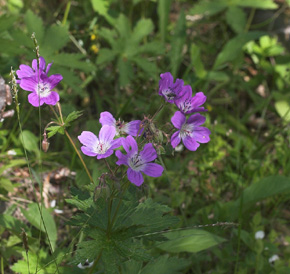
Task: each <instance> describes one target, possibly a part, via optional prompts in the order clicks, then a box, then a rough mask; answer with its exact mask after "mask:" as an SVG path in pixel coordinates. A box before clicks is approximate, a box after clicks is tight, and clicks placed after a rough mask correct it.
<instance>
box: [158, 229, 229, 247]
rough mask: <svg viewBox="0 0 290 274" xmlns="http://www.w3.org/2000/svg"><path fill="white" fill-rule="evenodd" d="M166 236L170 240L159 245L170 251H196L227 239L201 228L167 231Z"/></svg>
mask: <svg viewBox="0 0 290 274" xmlns="http://www.w3.org/2000/svg"><path fill="white" fill-rule="evenodd" d="M165 236H166V237H167V238H168V239H169V240H168V241H166V242H163V243H161V244H159V245H157V247H158V248H160V249H162V250H164V251H166V252H170V253H179V252H191V253H196V252H200V251H202V250H205V249H208V248H210V247H212V246H215V245H218V244H220V243H223V242H224V241H225V239H223V238H221V237H219V236H216V235H214V234H212V233H209V232H207V231H205V230H201V229H188V230H181V231H173V232H168V233H166V234H165Z"/></svg>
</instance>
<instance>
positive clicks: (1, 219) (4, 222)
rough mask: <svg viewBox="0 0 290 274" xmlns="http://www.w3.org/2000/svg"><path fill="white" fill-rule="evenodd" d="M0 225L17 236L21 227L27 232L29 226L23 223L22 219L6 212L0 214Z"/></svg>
mask: <svg viewBox="0 0 290 274" xmlns="http://www.w3.org/2000/svg"><path fill="white" fill-rule="evenodd" d="M0 226H1V227H4V228H6V229H8V230H9V231H12V232H13V233H16V234H17V235H18V236H19V237H20V234H21V232H22V228H23V229H24V231H26V232H27V233H29V228H28V227H27V226H26V224H24V223H23V221H20V220H18V219H16V218H14V217H12V216H10V215H8V214H0Z"/></svg>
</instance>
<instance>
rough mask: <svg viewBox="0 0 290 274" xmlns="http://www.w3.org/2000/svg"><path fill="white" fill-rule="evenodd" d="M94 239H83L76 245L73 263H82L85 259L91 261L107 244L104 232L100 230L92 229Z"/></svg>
mask: <svg viewBox="0 0 290 274" xmlns="http://www.w3.org/2000/svg"><path fill="white" fill-rule="evenodd" d="M94 232H95V233H94V239H93V240H90V241H83V242H81V243H79V244H78V245H77V247H78V248H77V250H76V254H75V256H74V258H73V263H75V264H79V263H82V264H84V263H85V262H86V260H88V261H89V262H93V261H94V260H95V259H96V258H97V257H98V256H99V254H100V252H101V251H102V250H103V249H104V248H105V247H106V246H107V237H106V234H105V233H104V232H102V231H100V230H96V229H95V231H94Z"/></svg>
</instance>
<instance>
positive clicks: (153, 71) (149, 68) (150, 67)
mask: <svg viewBox="0 0 290 274" xmlns="http://www.w3.org/2000/svg"><path fill="white" fill-rule="evenodd" d="M133 61H134V62H135V63H136V64H137V65H138V67H140V68H141V69H142V70H144V71H145V72H146V73H147V74H149V75H151V77H153V78H154V77H156V76H157V72H158V69H157V66H156V64H155V63H152V62H149V61H148V60H146V59H145V58H141V57H140V58H138V57H135V58H134V59H133Z"/></svg>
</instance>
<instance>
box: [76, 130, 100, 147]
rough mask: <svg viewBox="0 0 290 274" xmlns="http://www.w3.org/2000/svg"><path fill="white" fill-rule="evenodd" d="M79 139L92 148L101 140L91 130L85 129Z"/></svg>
mask: <svg viewBox="0 0 290 274" xmlns="http://www.w3.org/2000/svg"><path fill="white" fill-rule="evenodd" d="M78 139H79V141H80V142H81V143H82V144H83V145H85V146H87V147H90V148H93V147H94V146H95V145H96V144H97V143H98V141H99V140H98V137H97V136H96V135H95V134H94V133H92V132H90V131H83V132H82V133H81V135H79V136H78Z"/></svg>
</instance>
